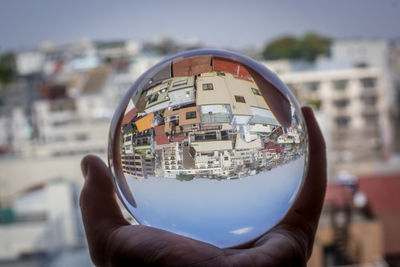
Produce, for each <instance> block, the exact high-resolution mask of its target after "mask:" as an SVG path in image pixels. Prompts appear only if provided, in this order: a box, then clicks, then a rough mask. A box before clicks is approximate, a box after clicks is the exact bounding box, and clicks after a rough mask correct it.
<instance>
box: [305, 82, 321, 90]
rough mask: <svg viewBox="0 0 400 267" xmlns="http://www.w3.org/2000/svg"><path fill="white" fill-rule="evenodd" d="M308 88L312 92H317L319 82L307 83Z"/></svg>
mask: <svg viewBox="0 0 400 267" xmlns="http://www.w3.org/2000/svg"><path fill="white" fill-rule="evenodd" d="M306 87H307V89H308V90H309V91H310V92H315V91H317V90H318V88H319V82H309V83H306Z"/></svg>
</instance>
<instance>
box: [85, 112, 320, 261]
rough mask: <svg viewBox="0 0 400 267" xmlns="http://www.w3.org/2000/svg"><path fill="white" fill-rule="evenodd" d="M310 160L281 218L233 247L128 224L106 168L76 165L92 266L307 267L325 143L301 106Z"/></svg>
mask: <svg viewBox="0 0 400 267" xmlns="http://www.w3.org/2000/svg"><path fill="white" fill-rule="evenodd" d="M302 112H303V114H304V117H305V120H306V124H307V129H308V135H309V142H310V157H309V168H308V174H307V178H306V180H305V183H304V186H303V189H302V191H301V193H300V195H299V197H298V199H297V200H296V202H295V203H294V205H293V206H292V208H291V209H290V211H289V212H288V214H287V215H286V216H285V218H284V219H283V220H282V221H281V222H280V223H279V224H278V225H277V226H275V227H274V228H272V229H271V230H269V231H268V232H267V233H265V234H264V235H262V236H261V237H259V238H257V239H256V240H254V241H252V242H249V243H248V244H246V245H242V246H240V247H236V248H225V249H221V248H218V247H215V246H213V245H211V244H207V243H204V242H201V241H198V240H194V239H191V238H187V237H184V236H180V235H177V234H173V233H170V232H167V231H164V230H160V229H156V228H152V227H148V226H143V225H131V224H130V223H128V222H127V221H126V220H125V219H124V217H123V216H122V213H121V210H120V208H119V206H118V204H117V201H116V197H115V191H114V186H113V184H112V180H111V177H110V175H109V171H108V168H107V166H106V165H105V164H104V163H103V162H102V161H101V160H100V159H99V158H97V157H95V156H86V157H85V158H84V159H83V160H82V163H81V166H82V172H83V175H84V177H85V184H84V187H83V189H82V192H81V197H80V206H81V212H82V219H83V223H84V227H85V231H86V236H87V240H88V245H89V250H90V255H91V258H92V260H93V263H94V264H96V265H98V266H132V265H135V264H136V265H146V264H148V265H165V266H190V265H196V266H306V262H307V260H308V258H309V257H310V255H311V251H312V246H313V242H314V236H315V231H316V229H317V226H318V220H319V216H320V213H321V208H322V204H323V199H324V195H325V188H326V154H325V143H324V140H323V137H322V134H321V131H320V129H319V127H318V124H317V122H316V120H315V117H314V115H313V112H312V110H311V108H308V107H305V108H302Z"/></svg>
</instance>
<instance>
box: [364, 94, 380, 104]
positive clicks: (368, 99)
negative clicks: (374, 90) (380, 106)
mask: <svg viewBox="0 0 400 267" xmlns="http://www.w3.org/2000/svg"><path fill="white" fill-rule="evenodd" d="M361 101H362V102H363V103H364V105H370V106H375V105H376V103H377V102H378V97H377V96H376V95H362V96H361Z"/></svg>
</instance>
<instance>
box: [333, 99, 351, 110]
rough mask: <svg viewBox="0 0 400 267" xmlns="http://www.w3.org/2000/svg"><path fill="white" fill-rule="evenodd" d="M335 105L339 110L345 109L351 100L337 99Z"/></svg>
mask: <svg viewBox="0 0 400 267" xmlns="http://www.w3.org/2000/svg"><path fill="white" fill-rule="evenodd" d="M333 104H334V105H335V107H337V108H344V107H346V106H347V105H348V104H349V100H348V99H345V98H344V99H337V100H335V101H333Z"/></svg>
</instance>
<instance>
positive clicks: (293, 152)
mask: <svg viewBox="0 0 400 267" xmlns="http://www.w3.org/2000/svg"><path fill="white" fill-rule="evenodd" d="M108 152H109V166H110V170H111V172H112V175H113V178H114V182H115V186H116V190H117V192H118V195H119V197H120V198H121V200H122V202H123V203H124V205H125V206H126V208H127V209H128V211H129V212H130V213H131V214H132V216H133V217H134V218H135V219H136V220H137V221H138V222H139V223H140V224H144V225H149V226H153V227H157V228H161V229H164V230H167V231H171V232H175V233H178V234H181V235H185V236H188V237H191V238H195V239H198V240H202V241H205V242H208V243H211V244H214V245H216V246H219V247H231V246H235V245H239V244H243V243H245V242H248V241H251V240H253V239H255V238H257V237H258V236H260V235H261V234H263V233H265V232H266V231H267V230H268V229H270V228H271V227H273V226H274V225H276V224H277V223H278V222H279V221H280V220H281V219H282V218H283V217H284V215H285V214H286V212H287V211H288V209H289V208H290V206H291V205H292V203H293V202H294V200H295V199H296V196H297V194H298V192H299V190H300V189H301V185H302V183H303V180H304V176H305V173H306V171H307V170H306V167H307V161H308V160H307V158H308V141H307V133H306V129H305V124H304V120H303V117H302V114H301V111H300V109H299V106H298V104H297V103H296V100H295V99H294V97H293V96H292V95H291V93H290V92H289V90H288V89H287V87H286V86H285V85H284V84H283V83H282V82H281V81H280V80H279V79H278V78H277V77H276V76H275V74H273V73H272V72H270V71H269V70H268V69H266V68H265V67H264V66H263V65H261V64H259V63H257V62H256V61H254V60H252V59H250V58H247V57H245V56H242V55H239V54H236V53H232V52H227V51H220V50H197V51H190V52H186V53H182V54H179V55H176V56H173V57H171V58H168V59H166V60H164V61H162V62H161V63H159V64H157V65H156V66H154V67H153V68H151V69H150V70H148V71H147V72H146V73H144V74H143V75H142V76H141V77H140V78H139V79H138V80H137V81H136V82H135V83H134V84H133V86H132V87H131V88H130V89H129V91H128V93H127V95H126V96H125V98H124V99H122V102H121V103H120V105H119V107H118V109H117V111H116V113H115V115H114V118H113V121H112V123H111V129H110V140H109V150H108Z"/></svg>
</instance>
